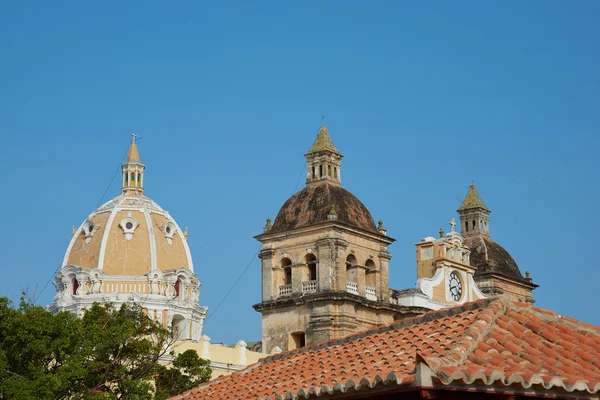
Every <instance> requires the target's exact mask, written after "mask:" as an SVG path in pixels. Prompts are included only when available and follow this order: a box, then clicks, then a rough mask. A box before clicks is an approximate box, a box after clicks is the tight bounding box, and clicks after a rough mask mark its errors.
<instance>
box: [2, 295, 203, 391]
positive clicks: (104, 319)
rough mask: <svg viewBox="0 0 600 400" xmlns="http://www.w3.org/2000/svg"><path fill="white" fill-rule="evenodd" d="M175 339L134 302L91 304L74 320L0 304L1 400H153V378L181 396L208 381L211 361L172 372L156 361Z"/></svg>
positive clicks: (191, 358)
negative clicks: (119, 306) (182, 392)
mask: <svg viewBox="0 0 600 400" xmlns="http://www.w3.org/2000/svg"><path fill="white" fill-rule="evenodd" d="M173 338H174V336H173V334H172V333H171V332H170V331H169V330H167V329H164V328H163V327H161V326H160V325H159V324H157V323H155V322H154V321H152V320H151V319H150V318H148V317H147V316H146V315H144V313H143V312H142V310H141V308H140V307H139V306H138V305H135V304H131V305H124V306H123V307H121V308H120V309H118V310H115V309H113V308H112V307H111V305H104V306H101V305H98V304H94V306H93V307H92V308H91V309H89V310H87V312H86V313H85V314H84V316H83V317H82V318H77V317H76V316H75V315H73V314H71V313H69V312H61V313H59V314H56V315H53V314H51V313H49V312H47V311H46V310H44V309H43V308H42V307H40V306H35V305H32V304H31V303H30V302H28V301H25V300H24V298H22V299H21V302H20V305H19V306H18V307H15V306H14V305H13V304H12V303H11V302H10V301H9V300H8V299H6V298H0V398H1V399H11V400H26V399H27V400H36V399H65V400H66V399H69V400H71V399H81V400H92V399H93V400H97V399H106V400H109V399H110V400H113V399H140V400H144V399H153V398H154V388H153V385H152V379H153V378H154V377H155V376H158V377H159V378H158V379H160V380H161V385H163V386H162V387H171V388H177V389H178V390H179V389H181V391H184V390H186V389H189V388H191V387H193V386H194V385H197V384H198V383H200V382H203V381H206V380H208V379H209V378H210V368H209V367H208V362H207V361H205V360H202V359H200V358H199V357H198V355H197V354H196V353H195V352H194V351H191V352H190V353H189V354H188V352H186V353H183V354H182V355H180V356H178V357H176V358H175V361H176V362H177V364H176V365H174V368H171V369H167V368H165V367H164V366H161V365H160V364H159V363H158V361H159V359H160V358H161V357H165V356H168V352H169V349H170V348H171V346H172V344H173V342H174V339H173ZM166 370H168V371H177V372H178V373H179V374H177V373H174V372H170V373H169V374H165V373H164V371H166ZM170 379H173V380H174V381H173V382H172V381H171V380H170ZM189 385H191V386H189ZM169 393H171V392H169ZM175 394H177V393H175Z"/></svg>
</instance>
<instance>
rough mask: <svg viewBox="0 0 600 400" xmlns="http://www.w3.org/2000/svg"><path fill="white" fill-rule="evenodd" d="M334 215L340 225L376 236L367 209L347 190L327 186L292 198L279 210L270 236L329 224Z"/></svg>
mask: <svg viewBox="0 0 600 400" xmlns="http://www.w3.org/2000/svg"><path fill="white" fill-rule="evenodd" d="M332 212H333V213H334V214H335V215H337V218H336V220H337V222H339V223H342V224H345V225H349V226H351V227H354V228H359V229H363V230H366V231H370V232H374V233H377V228H376V227H375V222H374V221H373V217H372V216H371V213H370V212H369V210H368V209H367V207H365V205H364V204H363V203H362V202H361V201H360V200H358V199H357V198H356V196H354V195H353V194H352V193H350V192H349V191H347V190H346V189H344V188H342V187H340V186H336V185H333V184H330V183H328V182H322V183H320V184H317V185H308V186H306V187H305V188H304V189H302V190H300V191H299V192H297V193H296V194H294V195H293V196H292V197H290V198H289V199H288V200H287V201H286V202H285V204H284V205H283V207H281V209H280V210H279V213H278V214H277V217H276V218H275V223H274V225H273V229H272V230H271V232H278V231H287V230H291V229H297V228H303V227H306V226H311V225H316V224H319V223H322V222H327V221H328V219H330V217H331V213H332ZM328 217H329V218H328Z"/></svg>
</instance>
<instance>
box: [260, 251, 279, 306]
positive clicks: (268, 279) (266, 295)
mask: <svg viewBox="0 0 600 400" xmlns="http://www.w3.org/2000/svg"><path fill="white" fill-rule="evenodd" d="M274 255H275V250H273V249H264V248H263V249H262V250H261V251H260V254H259V255H258V257H259V258H260V259H261V261H262V301H269V300H271V299H273V298H274V297H276V296H277V295H279V293H278V292H277V290H278V288H276V287H275V286H276V285H277V282H276V279H275V278H276V277H275V274H274V271H273V256H274Z"/></svg>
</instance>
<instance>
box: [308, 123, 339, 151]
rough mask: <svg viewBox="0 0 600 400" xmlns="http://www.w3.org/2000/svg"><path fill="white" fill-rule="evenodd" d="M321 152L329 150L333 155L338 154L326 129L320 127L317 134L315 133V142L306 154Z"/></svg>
mask: <svg viewBox="0 0 600 400" xmlns="http://www.w3.org/2000/svg"><path fill="white" fill-rule="evenodd" d="M323 150H329V151H332V152H334V153H338V154H340V152H339V151H338V149H336V148H335V146H334V145H333V142H332V141H331V137H330V136H329V131H328V130H327V127H325V126H322V127H321V128H319V132H318V133H317V138H316V139H315V142H314V143H313V145H312V147H311V148H310V150H308V153H307V154H310V153H316V152H319V151H323Z"/></svg>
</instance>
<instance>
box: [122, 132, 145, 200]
mask: <svg viewBox="0 0 600 400" xmlns="http://www.w3.org/2000/svg"><path fill="white" fill-rule="evenodd" d="M135 137H136V134H135V133H132V134H131V143H130V144H129V151H128V152H127V159H126V160H125V164H123V165H122V166H121V169H122V171H123V188H122V189H121V191H122V192H123V193H124V194H135V193H137V194H143V193H144V170H145V169H146V167H145V166H144V164H142V163H141V162H140V153H139V152H138V148H137V143H136V141H135Z"/></svg>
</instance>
